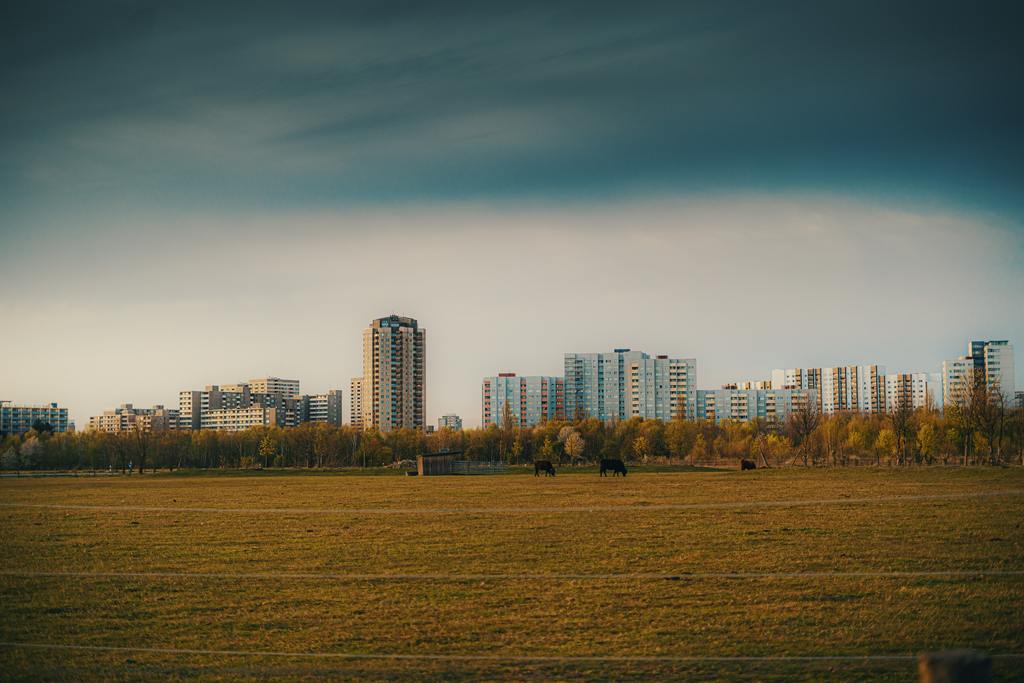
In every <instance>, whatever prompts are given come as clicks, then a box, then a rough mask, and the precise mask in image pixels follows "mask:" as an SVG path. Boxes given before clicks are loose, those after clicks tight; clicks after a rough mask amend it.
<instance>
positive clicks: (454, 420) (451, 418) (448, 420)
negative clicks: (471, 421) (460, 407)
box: [437, 413, 462, 432]
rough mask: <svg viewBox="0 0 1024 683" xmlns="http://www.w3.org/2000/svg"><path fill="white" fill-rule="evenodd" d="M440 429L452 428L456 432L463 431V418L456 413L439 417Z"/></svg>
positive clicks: (438, 424) (438, 425) (438, 426)
mask: <svg viewBox="0 0 1024 683" xmlns="http://www.w3.org/2000/svg"><path fill="white" fill-rule="evenodd" d="M437 428H438V429H451V430H454V431H456V432H461V431H462V418H461V417H459V416H458V415H456V414H455V413H449V414H447V415H442V416H441V417H439V418H437Z"/></svg>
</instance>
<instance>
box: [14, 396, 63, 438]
mask: <svg viewBox="0 0 1024 683" xmlns="http://www.w3.org/2000/svg"><path fill="white" fill-rule="evenodd" d="M36 422H43V423H46V424H48V425H50V428H51V429H53V431H55V432H66V431H68V428H69V423H68V409H67V408H61V407H59V406H58V405H57V404H56V403H48V404H46V405H41V406H29V405H15V403H14V402H13V401H0V435H2V434H24V433H25V432H27V431H28V430H30V429H32V425H34V424H35V423H36Z"/></svg>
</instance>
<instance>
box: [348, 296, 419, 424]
mask: <svg viewBox="0 0 1024 683" xmlns="http://www.w3.org/2000/svg"><path fill="white" fill-rule="evenodd" d="M426 361H427V331H426V330H425V329H423V328H422V327H420V326H419V323H418V322H417V321H416V320H414V319H413V318H407V317H404V316H398V315H390V316H388V317H386V318H377V319H376V320H374V321H373V322H371V323H370V326H369V327H368V328H366V329H365V330H363V379H362V382H361V387H360V398H361V400H360V402H359V415H360V416H361V419H360V423H361V425H362V427H363V428H365V429H371V428H375V429H379V430H380V431H382V432H387V431H391V430H392V429H402V428H408V429H423V428H424V427H425V426H426V404H427V393H426V392H427V389H426V373H427V363H426ZM353 422H355V418H353Z"/></svg>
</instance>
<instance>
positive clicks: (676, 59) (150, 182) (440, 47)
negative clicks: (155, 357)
mask: <svg viewBox="0 0 1024 683" xmlns="http://www.w3.org/2000/svg"><path fill="white" fill-rule="evenodd" d="M131 7H132V6H131V5H124V4H121V3H111V4H109V5H102V4H101V5H93V4H90V8H88V9H83V8H81V7H76V6H75V5H74V4H72V5H71V6H70V7H65V8H63V10H64V11H65V12H66V13H67V17H66V18H65V20H64V21H59V20H58V21H55V20H53V14H54V13H46V14H44V15H43V16H36V15H35V13H34V12H35V11H34V10H32V9H31V8H29V9H26V10H23V11H25V12H28V13H29V14H30V15H31V16H27V17H25V16H23V17H17V16H16V17H12V18H11V21H10V22H8V24H7V26H8V27H9V28H8V33H5V34H4V35H3V36H2V37H3V38H5V39H10V42H9V44H8V47H7V48H0V50H6V52H0V55H6V56H8V57H9V63H8V64H7V65H6V66H5V68H4V70H3V72H2V75H0V83H2V85H3V86H4V87H5V91H6V92H9V93H12V97H11V98H10V101H11V102H13V103H14V105H13V106H12V107H8V108H6V109H5V110H4V111H3V112H0V124H3V125H0V130H4V131H6V133H0V136H2V137H0V143H2V144H3V146H4V148H5V150H8V154H6V155H5V156H6V157H7V158H6V160H5V161H3V162H0V178H2V179H4V180H6V181H7V182H6V183H5V185H6V187H8V188H10V189H9V190H8V193H9V199H11V200H12V201H22V200H24V201H37V200H39V199H40V198H42V197H48V198H50V199H52V200H54V201H60V202H66V203H69V204H70V203H74V202H91V203H100V202H102V201H105V200H109V198H110V197H111V196H112V195H116V196H117V197H119V198H121V197H124V196H128V197H132V198H134V199H135V200H136V201H138V202H139V203H146V202H148V203H152V204H157V205H160V206H179V205H182V204H186V205H192V204H196V203H200V204H203V205H206V206H224V205H230V206H236V207H240V208H245V207H247V206H251V205H252V204H253V203H261V202H266V203H269V204H271V205H275V204H276V205H291V206H308V205H311V204H313V205H318V206H338V205H351V204H353V203H364V204H373V203H383V202H394V201H412V202H422V201H425V200H431V199H439V200H447V199H473V200H475V199H500V198H502V197H534V198H541V199H548V198H557V197H566V198H574V197H585V196H592V195H594V194H598V195H605V194H607V193H616V192H629V193H635V192H644V191H653V192H655V193H658V192H665V191H669V192H672V193H680V192H691V193H700V192H702V191H705V190H707V189H709V188H710V189H716V190H717V189H726V190H740V191H747V190H751V189H778V190H792V189H801V188H803V189H825V190H838V191H841V192H844V193H846V192H858V191H859V192H863V193H864V194H872V193H880V194H887V193H890V194H891V193H902V194H911V195H915V196H919V197H924V196H932V197H954V198H956V199H958V200H960V201H963V202H966V203H972V202H973V203H978V204H988V205H991V206H993V207H995V208H997V209H999V210H1007V211H1015V212H1019V210H1020V209H1021V206H1020V201H1019V193H1018V192H1016V188H1018V187H1019V186H1020V184H1021V181H1022V180H1024V150H1022V146H1021V145H1020V144H1019V143H1017V142H1016V138H1017V137H1019V136H1018V135H1017V132H1018V131H1017V127H1018V123H1017V122H1018V121H1019V120H1020V119H1021V118H1022V115H1024V96H1022V95H1021V93H1020V89H1019V88H1017V87H1016V84H1015V83H1014V82H1012V77H1011V76H1010V74H1012V73H1013V72H1014V69H1015V68H1017V69H1018V70H1019V67H1020V66H1021V65H1022V63H1024V61H1022V54H1021V50H1020V48H1019V47H1018V46H1017V45H1016V41H1015V40H1014V38H1015V36H1013V35H1012V27H1013V26H1015V25H1018V23H1019V22H1015V21H1014V19H1015V17H1016V15H1017V14H1018V13H1019V11H1018V10H1016V9H1015V8H1014V6H1011V5H1007V6H997V5H990V6H987V7H986V9H985V10H984V11H981V10H979V11H977V12H972V13H969V14H968V13H967V12H966V11H964V10H962V9H956V8H950V7H946V6H944V5H942V4H941V3H901V5H900V7H898V8H894V7H891V6H890V5H889V4H873V3H851V4H850V5H842V4H840V5H834V4H833V5H830V6H829V7H828V8H823V7H821V6H820V5H818V4H808V3H801V2H791V3H783V4H782V5H779V4H775V5H773V6H772V7H759V6H756V5H748V4H746V3H716V4H715V5H713V6H712V5H707V6H701V5H685V4H680V3H652V4H650V5H645V6H643V7H632V6H630V7H626V6H621V5H617V4H608V5H602V4H600V3H586V4H568V5H559V6H557V7H553V6H549V5H547V4H544V3H537V4H530V3H525V4H521V3H516V4H514V5H507V6H505V7H501V6H495V5H493V4H488V5H487V6H486V9H485V8H484V6H479V5H475V4H470V5H461V4H442V5H439V6H433V5H432V6H431V8H430V11H427V10H426V8H421V9H419V10H416V9H409V8H404V7H403V8H399V7H396V6H392V5H388V4H387V3H384V4H383V5H378V4H376V3H370V4H365V5H360V4H353V3H345V4H344V6H339V5H336V4H334V3H323V4H320V3H310V4H305V5H303V6H302V7H301V9H298V10H296V11H294V12H288V13H285V12H282V11H281V10H280V9H278V8H275V6H273V5H271V4H260V3H253V4H252V5H249V4H247V5H245V6H244V8H243V6H240V5H239V6H234V5H231V4H225V5H220V4H218V6H217V7H209V6H208V4H201V5H200V4H190V3H180V4H177V3H176V4H175V5H173V6H164V7H161V8H157V9H153V10H146V11H141V10H135V9H131ZM243 9H244V11H243ZM2 42H4V41H0V43H2Z"/></svg>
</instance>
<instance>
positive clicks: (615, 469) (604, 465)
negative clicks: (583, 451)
mask: <svg viewBox="0 0 1024 683" xmlns="http://www.w3.org/2000/svg"><path fill="white" fill-rule="evenodd" d="M609 471H610V472H611V473H612V476H613V477H617V476H619V474H622V476H626V464H625V463H624V462H622V461H621V460H619V459H618V458H602V459H601V476H602V477H603V476H606V475H605V472H609Z"/></svg>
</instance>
